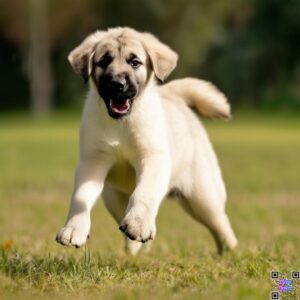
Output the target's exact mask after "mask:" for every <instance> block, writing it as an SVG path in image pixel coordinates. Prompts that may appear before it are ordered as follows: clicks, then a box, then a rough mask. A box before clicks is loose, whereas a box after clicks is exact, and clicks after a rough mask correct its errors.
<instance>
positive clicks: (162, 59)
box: [141, 33, 178, 81]
mask: <svg viewBox="0 0 300 300" xmlns="http://www.w3.org/2000/svg"><path fill="white" fill-rule="evenodd" d="M141 39H142V42H143V44H144V46H145V48H146V51H147V53H148V55H149V57H150V60H151V64H152V67H153V71H154V73H155V76H156V77H157V78H158V79H159V80H160V81H164V80H165V79H166V78H167V77H168V76H169V75H170V74H171V72H172V71H173V70H174V69H175V67H176V64H177V58H178V55H177V53H176V52H174V51H173V50H172V49H171V48H169V47H168V46H167V45H165V44H163V43H162V42H161V41H159V40H158V39H157V38H156V37H154V36H153V35H152V34H150V33H142V38H141Z"/></svg>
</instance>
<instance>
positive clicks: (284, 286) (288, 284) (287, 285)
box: [279, 279, 292, 293]
mask: <svg viewBox="0 0 300 300" xmlns="http://www.w3.org/2000/svg"><path fill="white" fill-rule="evenodd" d="M291 291H292V280H291V279H279V292H281V293H289V292H291Z"/></svg>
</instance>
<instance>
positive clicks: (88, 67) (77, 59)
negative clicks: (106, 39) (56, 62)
mask: <svg viewBox="0 0 300 300" xmlns="http://www.w3.org/2000/svg"><path fill="white" fill-rule="evenodd" d="M103 35H104V31H96V32H95V33H93V34H91V35H89V36H88V37H87V38H86V39H85V40H84V41H83V42H82V43H81V44H80V45H79V46H77V47H76V48H75V49H73V50H72V51H71V52H70V54H69V55H68V60H69V62H70V64H71V66H72V68H73V70H74V72H75V73H76V74H79V75H81V76H82V78H83V80H84V82H85V83H86V82H87V81H88V80H89V77H90V75H91V73H92V61H93V55H94V48H95V45H96V44H97V42H99V41H100V40H101V39H102V37H103Z"/></svg>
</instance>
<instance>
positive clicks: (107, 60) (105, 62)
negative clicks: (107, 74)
mask: <svg viewBox="0 0 300 300" xmlns="http://www.w3.org/2000/svg"><path fill="white" fill-rule="evenodd" d="M111 62H112V57H111V56H109V55H105V56H103V57H102V58H101V59H100V61H99V62H98V66H99V67H101V68H102V69H105V68H107V67H108V65H109V64H110V63H111Z"/></svg>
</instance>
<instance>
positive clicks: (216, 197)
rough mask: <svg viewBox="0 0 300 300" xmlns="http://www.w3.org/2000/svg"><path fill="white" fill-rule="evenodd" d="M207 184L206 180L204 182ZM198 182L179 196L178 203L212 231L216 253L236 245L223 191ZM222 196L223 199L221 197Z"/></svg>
mask: <svg viewBox="0 0 300 300" xmlns="http://www.w3.org/2000/svg"><path fill="white" fill-rule="evenodd" d="M205 183H206V184H207V182H205ZM206 184H200V186H201V188H200V189H199V183H198V185H197V186H195V187H194V188H193V189H192V191H190V192H185V193H183V195H182V196H181V197H179V203H180V204H181V206H182V207H183V208H184V209H185V211H187V212H188V213H189V214H190V215H191V216H192V217H193V218H194V219H195V220H197V221H198V222H200V223H202V224H203V225H205V226H206V227H207V228H208V229H209V231H210V232H211V233H212V235H213V237H214V240H215V242H216V245H217V249H218V253H219V254H222V252H223V251H224V250H231V249H233V248H235V247H236V245H237V239H236V237H235V234H234V232H233V230H232V227H231V225H230V222H229V219H228V217H227V214H226V212H225V197H226V195H225V194H224V193H220V194H219V193H217V192H216V191H213V192H212V190H211V186H210V188H209V185H206ZM221 195H222V197H224V198H223V199H221Z"/></svg>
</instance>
